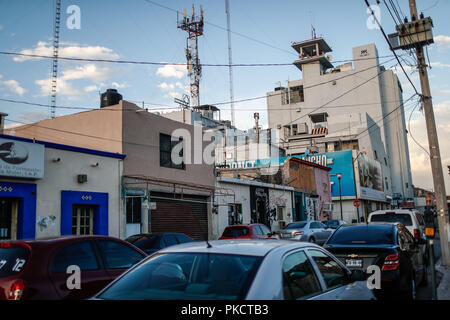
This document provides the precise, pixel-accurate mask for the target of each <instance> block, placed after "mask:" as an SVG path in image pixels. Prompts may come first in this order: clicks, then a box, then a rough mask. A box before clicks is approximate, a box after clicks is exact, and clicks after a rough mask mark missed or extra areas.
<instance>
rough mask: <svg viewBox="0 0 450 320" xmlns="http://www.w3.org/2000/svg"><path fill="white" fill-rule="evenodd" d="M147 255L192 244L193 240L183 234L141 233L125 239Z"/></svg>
mask: <svg viewBox="0 0 450 320" xmlns="http://www.w3.org/2000/svg"><path fill="white" fill-rule="evenodd" d="M125 241H128V242H129V243H132V244H133V245H135V246H136V247H138V248H139V249H141V250H142V251H144V252H145V253H147V254H153V253H155V252H156V251H158V250H161V249H163V248H167V247H170V246H173V245H176V244H180V243H186V242H192V241H194V239H192V238H191V237H189V236H187V235H185V234H184V233H176V232H173V233H141V234H135V235H133V236H129V237H128V238H126V239H125Z"/></svg>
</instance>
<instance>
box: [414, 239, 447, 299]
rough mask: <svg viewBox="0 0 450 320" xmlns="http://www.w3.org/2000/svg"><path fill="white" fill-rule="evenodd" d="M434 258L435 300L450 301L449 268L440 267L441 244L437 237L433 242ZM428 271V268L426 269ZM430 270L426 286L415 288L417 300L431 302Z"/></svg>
mask: <svg viewBox="0 0 450 320" xmlns="http://www.w3.org/2000/svg"><path fill="white" fill-rule="evenodd" d="M434 257H435V262H436V267H435V269H436V286H437V290H436V291H437V298H438V300H450V268H449V267H444V266H441V263H440V259H441V243H440V241H439V236H438V235H437V236H436V238H435V240H434ZM428 269H430V268H428ZM430 271H431V270H428V284H427V286H425V287H418V288H417V292H416V294H417V299H418V300H431V299H432V297H433V295H432V288H431V272H430Z"/></svg>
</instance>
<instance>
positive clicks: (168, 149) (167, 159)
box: [159, 133, 185, 170]
mask: <svg viewBox="0 0 450 320" xmlns="http://www.w3.org/2000/svg"><path fill="white" fill-rule="evenodd" d="M179 143H183V138H181V137H180V138H173V137H172V136H170V135H167V134H163V133H160V134H159V164H160V166H161V167H165V168H173V169H182V170H184V169H185V164H184V161H182V162H181V163H180V164H176V163H174V159H172V150H173V148H175V147H176V146H177V145H178V144H179ZM183 149H184V148H181V151H180V153H179V156H180V157H181V158H183Z"/></svg>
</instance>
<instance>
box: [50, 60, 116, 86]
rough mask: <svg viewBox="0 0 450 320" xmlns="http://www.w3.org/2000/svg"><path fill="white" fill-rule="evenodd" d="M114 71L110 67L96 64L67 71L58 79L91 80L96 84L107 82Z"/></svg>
mask: <svg viewBox="0 0 450 320" xmlns="http://www.w3.org/2000/svg"><path fill="white" fill-rule="evenodd" d="M111 75H112V71H111V69H110V68H108V67H99V66H97V65H95V64H86V65H83V66H79V67H75V68H73V69H67V70H64V71H63V72H62V76H60V77H58V79H64V80H78V79H89V80H92V81H94V82H101V81H105V80H106V79H108V78H109V77H111Z"/></svg>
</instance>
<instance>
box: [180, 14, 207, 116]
mask: <svg viewBox="0 0 450 320" xmlns="http://www.w3.org/2000/svg"><path fill="white" fill-rule="evenodd" d="M203 24H204V23H203V9H202V7H201V6H200V16H197V17H196V16H195V10H194V5H192V16H191V17H188V16H187V14H186V9H183V19H181V20H179V17H178V12H177V27H178V28H179V29H182V30H184V31H186V32H187V33H188V38H187V44H186V49H185V53H186V59H187V70H188V75H189V77H190V82H191V84H190V88H191V99H190V100H191V106H192V107H199V106H200V78H201V76H202V66H201V64H200V59H199V57H198V37H200V36H202V35H203Z"/></svg>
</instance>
